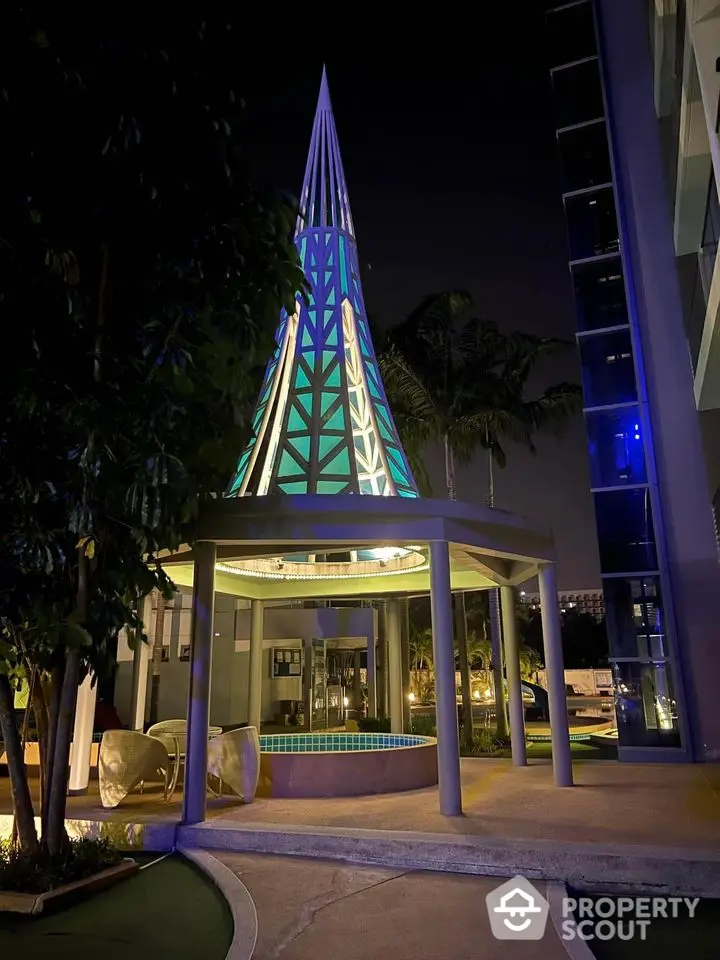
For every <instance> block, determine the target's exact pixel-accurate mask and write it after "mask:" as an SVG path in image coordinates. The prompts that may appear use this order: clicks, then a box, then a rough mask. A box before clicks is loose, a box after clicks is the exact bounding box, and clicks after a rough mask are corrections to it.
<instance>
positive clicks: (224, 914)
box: [0, 854, 233, 960]
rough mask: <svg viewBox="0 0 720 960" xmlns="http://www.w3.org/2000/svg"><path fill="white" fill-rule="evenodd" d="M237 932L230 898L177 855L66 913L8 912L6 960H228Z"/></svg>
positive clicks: (3, 926) (1, 935)
mask: <svg viewBox="0 0 720 960" xmlns="http://www.w3.org/2000/svg"><path fill="white" fill-rule="evenodd" d="M157 856H160V855H159V854H158V855H157ZM138 859H139V860H140V861H141V863H147V862H148V861H147V857H146V856H145V855H143V856H142V857H138ZM232 934H233V924H232V917H231V916H230V911H229V910H228V907H227V904H226V902H225V900H224V898H223V896H222V894H220V892H219V891H218V890H217V889H216V888H215V886H214V885H213V883H212V882H211V881H210V880H209V879H206V878H205V877H204V876H203V875H202V874H201V873H200V872H199V871H198V870H196V869H195V867H193V866H192V865H191V864H189V863H188V862H187V861H186V860H183V859H182V858H181V857H177V856H173V857H170V858H168V859H167V860H163V861H162V862H161V863H158V864H156V865H155V866H149V867H147V868H146V869H144V870H141V871H140V872H139V873H138V874H136V875H135V876H134V877H131V878H130V879H129V880H125V881H123V882H122V883H120V884H118V885H117V886H116V887H113V888H112V889H110V890H105V891H103V892H102V893H98V894H96V895H95V896H93V897H90V898H89V899H87V900H85V901H84V902H83V903H80V904H78V905H77V906H73V907H69V908H68V909H67V910H63V911H62V912H60V913H56V914H53V915H48V916H41V917H39V918H38V919H35V920H30V919H27V918H26V917H18V916H17V915H13V914H7V913H5V914H0V957H32V960H45V958H48V960H50V958H52V960H71V958H72V960H97V958H100V960H121V958H122V960H128V958H131V960H150V958H152V960H158V958H159V957H173V958H176V960H178V958H180V960H182V958H187V960H197V958H202V960H224V957H225V956H226V954H227V951H228V948H229V946H230V941H231V939H232Z"/></svg>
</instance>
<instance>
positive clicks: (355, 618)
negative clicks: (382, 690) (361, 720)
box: [115, 589, 377, 726]
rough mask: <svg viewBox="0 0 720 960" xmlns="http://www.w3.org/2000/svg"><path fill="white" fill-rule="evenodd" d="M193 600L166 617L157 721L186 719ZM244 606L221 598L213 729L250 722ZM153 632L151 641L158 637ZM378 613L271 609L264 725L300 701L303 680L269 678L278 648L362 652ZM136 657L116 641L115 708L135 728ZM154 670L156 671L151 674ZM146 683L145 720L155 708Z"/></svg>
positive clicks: (186, 595)
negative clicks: (339, 646) (284, 705)
mask: <svg viewBox="0 0 720 960" xmlns="http://www.w3.org/2000/svg"><path fill="white" fill-rule="evenodd" d="M191 602H192V598H191V593H190V591H189V590H187V589H183V591H182V592H181V594H180V595H179V596H178V597H177V599H176V601H175V603H174V605H173V608H172V609H169V610H167V611H166V613H165V626H164V632H163V642H164V646H165V647H166V648H167V651H168V660H167V662H165V663H162V664H161V665H160V703H159V714H158V719H160V720H170V719H179V718H183V717H185V716H186V714H187V692H188V682H189V676H190V664H189V662H187V661H182V660H180V652H181V649H182V647H185V646H189V644H190V617H191V610H190V605H191ZM248 607H249V603H248V601H246V600H238V599H236V598H235V597H230V596H226V595H224V594H218V595H217V596H216V599H215V637H214V642H213V659H212V674H211V693H210V723H211V724H214V725H217V726H232V725H233V724H237V723H244V722H246V721H247V709H248V702H247V701H248V689H247V676H248V664H249V637H250V610H249V609H248ZM154 623H155V619H154V613H153V621H152V624H151V625H150V630H149V633H150V636H151V637H152V635H153V630H154ZM376 633H377V631H376V613H375V611H374V610H373V609H371V608H369V607H363V608H359V607H353V608H351V607H326V608H321V609H317V610H305V609H303V608H301V607H273V606H266V607H265V617H264V635H265V639H264V651H263V689H262V719H263V720H264V721H270V720H273V719H274V717H275V715H276V713H277V702H278V701H279V700H302V697H303V691H302V679H301V678H300V677H283V678H278V679H274V678H272V677H271V660H270V658H271V655H272V653H271V651H272V649H273V647H276V646H283V647H289V648H293V647H298V648H301V647H302V646H303V643H304V642H308V641H309V640H311V639H313V638H318V639H320V638H325V639H328V640H331V639H332V640H341V641H343V642H345V643H347V644H348V645H351V646H357V647H364V646H365V645H366V644H367V637H368V635H370V636H376ZM132 657H133V655H132V651H131V650H130V648H129V647H128V645H127V641H126V639H125V638H124V636H122V635H121V637H120V638H119V641H118V671H117V676H116V680H115V707H116V709H117V711H118V714H119V716H120V719H121V720H122V722H123V723H129V721H130V703H131V682H132ZM150 669H152V666H151V667H150ZM150 691H151V683H150V681H148V690H147V698H146V704H145V715H146V716H147V714H148V710H149V704H150Z"/></svg>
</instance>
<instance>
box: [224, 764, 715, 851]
mask: <svg viewBox="0 0 720 960" xmlns="http://www.w3.org/2000/svg"><path fill="white" fill-rule="evenodd" d="M461 765H462V778H463V803H464V810H465V815H464V816H463V817H443V816H441V815H440V813H439V812H438V799H437V790H436V789H435V788H428V789H425V790H416V791H411V792H409V793H396V794H386V795H380V796H369V797H348V798H332V799H316V800H281V799H275V800H273V799H269V800H266V799H257V800H255V802H254V803H252V804H250V805H248V806H240V807H234V808H231V809H226V810H225V811H223V812H221V813H219V811H216V815H217V813H219V815H220V817H221V818H222V820H223V821H224V822H225V823H227V824H228V825H229V824H230V823H237V824H238V825H245V824H247V825H250V824H263V825H271V824H276V825H283V824H297V825H304V826H324V827H336V828H337V827H340V828H342V827H362V828H365V829H369V830H412V831H418V832H426V833H455V834H462V835H470V836H482V837H487V838H496V839H508V840H509V839H518V840H520V839H527V840H555V841H564V842H575V843H601V844H626V843H632V844H649V845H653V846H657V845H662V846H676V847H701V848H706V849H707V848H716V849H720V767H718V766H717V765H709V764H703V765H700V764H697V765H690V764H687V765H680V764H627V763H617V762H616V761H607V762H606V761H599V760H588V761H584V762H583V761H580V762H575V763H574V764H573V771H574V776H575V784H576V785H575V787H573V788H571V789H558V788H557V787H555V785H554V783H553V777H552V765H551V763H550V762H549V761H542V760H539V761H534V762H531V763H530V765H529V766H528V767H525V768H517V767H513V766H512V765H511V763H510V761H508V760H488V759H465V760H463V761H461Z"/></svg>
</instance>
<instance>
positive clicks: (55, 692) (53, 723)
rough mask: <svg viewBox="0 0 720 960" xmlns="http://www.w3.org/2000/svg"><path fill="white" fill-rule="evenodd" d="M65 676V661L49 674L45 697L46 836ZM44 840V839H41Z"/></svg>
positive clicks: (42, 778) (44, 823) (44, 812)
mask: <svg viewBox="0 0 720 960" xmlns="http://www.w3.org/2000/svg"><path fill="white" fill-rule="evenodd" d="M64 676H65V662H64V661H63V662H62V663H60V664H58V665H57V666H56V667H54V668H53V671H52V674H51V676H50V689H49V696H47V697H46V706H47V731H48V732H47V747H46V750H45V766H44V768H43V770H42V772H41V782H42V785H43V794H42V814H41V816H42V831H41V832H42V837H47V829H48V813H49V809H50V784H51V783H52V776H53V767H54V765H55V740H56V734H57V722H58V717H59V715H60V692H61V690H62V684H63V677H64ZM43 842H44V841H43Z"/></svg>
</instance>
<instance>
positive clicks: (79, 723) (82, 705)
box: [68, 673, 98, 796]
mask: <svg viewBox="0 0 720 960" xmlns="http://www.w3.org/2000/svg"><path fill="white" fill-rule="evenodd" d="M93 679H94V678H93V676H92V674H90V673H89V674H88V675H87V676H86V677H85V679H84V680H83V682H82V683H81V684H80V686H79V687H78V692H77V702H76V705H75V726H74V728H73V738H72V755H71V758H70V779H69V781H68V793H69V794H70V795H71V796H73V795H75V794H79V793H87V788H88V783H89V781H90V750H91V749H92V737H93V728H94V726H95V702H96V700H97V689H98V685H97V681H96V682H95V683H93Z"/></svg>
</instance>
